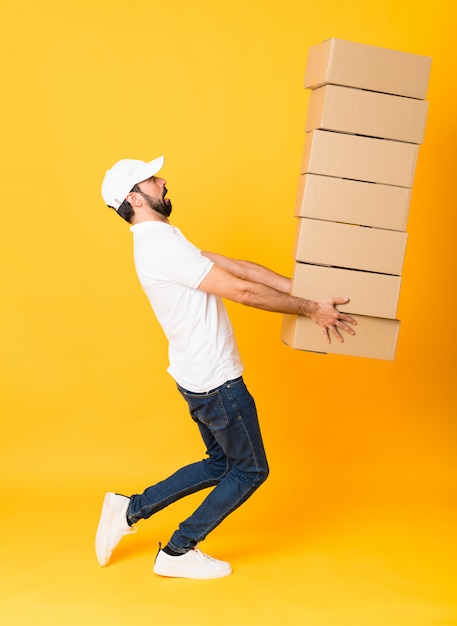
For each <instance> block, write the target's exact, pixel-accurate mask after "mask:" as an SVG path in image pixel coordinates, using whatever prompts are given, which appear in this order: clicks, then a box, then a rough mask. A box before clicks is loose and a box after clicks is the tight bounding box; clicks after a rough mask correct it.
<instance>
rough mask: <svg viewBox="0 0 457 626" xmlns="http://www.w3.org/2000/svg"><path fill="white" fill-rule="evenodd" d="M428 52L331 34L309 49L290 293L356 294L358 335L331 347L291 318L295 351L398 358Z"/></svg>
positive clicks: (350, 308)
mask: <svg viewBox="0 0 457 626" xmlns="http://www.w3.org/2000/svg"><path fill="white" fill-rule="evenodd" d="M430 66H431V59H430V58H429V57H424V56H419V55H415V54H409V53H405V52H398V51H395V50H388V49H384V48H378V47H375V46H368V45H364V44H359V43H353V42H349V41H343V40H340V39H329V40H327V41H325V42H323V43H322V44H319V45H317V46H314V47H313V48H311V49H310V51H309V57H308V63H307V68H306V76H305V87H306V88H309V89H312V92H311V95H310V99H309V106H308V115H307V120H306V128H305V130H306V140H305V149H304V155H303V162H302V168H301V176H300V182H299V186H298V194H297V204H296V208H295V216H296V217H297V218H298V219H297V233H296V239H295V246H294V259H295V261H296V263H295V268H294V273H293V278H292V291H291V293H292V294H293V295H295V296H300V297H303V298H306V299H308V300H315V301H318V300H322V299H324V298H327V297H349V298H350V301H349V303H348V304H347V305H344V306H340V307H339V308H340V309H341V310H342V311H345V312H346V313H349V314H350V315H352V317H354V318H355V319H356V320H357V326H356V327H355V330H356V335H355V336H354V337H352V336H349V335H347V334H345V333H344V331H343V332H342V334H343V335H344V339H345V341H344V343H340V342H339V341H336V340H335V339H333V341H332V343H331V344H326V343H325V340H324V338H323V335H322V330H321V329H320V328H319V327H318V326H317V325H316V324H315V323H314V322H313V321H312V320H310V319H309V318H307V317H303V316H296V315H285V316H284V320H283V327H282V335H281V336H282V340H283V341H284V342H285V343H286V344H288V345H289V346H291V347H292V348H295V349H299V350H307V351H311V352H328V353H337V354H346V355H353V356H362V357H369V358H377V359H386V360H393V359H394V358H395V351H396V346H397V339H398V332H399V326H400V322H399V320H397V319H396V315H397V305H398V299H399V294H400V282H401V273H402V266H403V259H404V254H405V248H406V238H407V233H406V223H407V217H408V211H409V205H410V200H411V188H412V186H413V180H414V174H415V169H416V161H417V156H418V150H419V144H421V143H422V141H423V136H424V130H425V122H426V117H427V111H428V102H426V101H425V97H426V92H427V86H428V80H429V74H430Z"/></svg>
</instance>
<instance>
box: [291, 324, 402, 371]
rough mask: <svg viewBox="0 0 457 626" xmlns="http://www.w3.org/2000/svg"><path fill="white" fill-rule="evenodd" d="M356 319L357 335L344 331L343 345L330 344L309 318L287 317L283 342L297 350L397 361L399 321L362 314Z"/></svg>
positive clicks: (335, 340) (336, 341) (334, 340)
mask: <svg viewBox="0 0 457 626" xmlns="http://www.w3.org/2000/svg"><path fill="white" fill-rule="evenodd" d="M352 317H353V318H354V319H355V320H356V321H357V326H355V327H354V329H355V332H356V334H355V335H353V336H351V335H348V334H347V333H345V332H344V331H341V332H342V336H343V338H344V341H343V342H342V343H341V342H340V341H338V340H337V339H335V338H333V339H332V342H331V343H330V344H327V343H326V342H325V339H324V337H323V334H322V329H321V328H319V326H318V325H317V324H316V323H315V322H313V321H312V320H311V319H310V318H309V317H304V316H301V315H284V318H283V323H282V329H281V339H282V340H283V341H284V343H286V344H287V345H288V346H290V347H291V348H294V349H296V350H306V351H307V352H320V353H322V354H345V355H348V356H358V357H366V358H370V359H381V360H385V361H393V360H394V359H395V353H396V348H397V342H398V333H399V330H400V322H399V320H388V319H383V318H380V317H364V316H361V315H353V316H352Z"/></svg>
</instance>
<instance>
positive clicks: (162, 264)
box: [96, 157, 355, 579]
mask: <svg viewBox="0 0 457 626" xmlns="http://www.w3.org/2000/svg"><path fill="white" fill-rule="evenodd" d="M163 163H164V158H163V157H159V158H157V159H154V160H153V161H150V162H148V163H146V162H144V161H138V160H133V159H123V160H121V161H118V162H117V163H116V164H115V165H114V166H113V167H112V168H111V169H109V170H108V171H107V172H106V175H105V178H104V180H103V184H102V196H103V199H104V201H105V202H106V204H107V205H108V206H109V207H111V208H113V209H114V210H116V211H117V212H118V213H119V215H120V216H121V217H122V218H123V219H125V220H126V221H127V222H129V223H130V224H131V227H130V230H131V232H132V233H133V240H134V260H135V267H136V271H137V275H138V278H139V280H140V283H141V285H142V286H143V289H144V291H145V292H146V295H147V297H148V299H149V301H150V303H151V306H152V308H153V310H154V312H155V314H156V316H157V318H158V320H159V322H160V324H161V326H162V328H163V330H164V332H165V335H166V336H167V339H168V341H169V362H170V363H169V368H168V372H169V373H170V374H171V376H172V377H173V378H174V380H175V381H176V383H177V386H178V390H179V391H180V393H181V394H182V396H183V398H184V399H185V400H186V402H187V404H188V407H189V411H190V414H191V416H192V419H193V420H194V421H195V423H196V425H197V426H198V428H199V430H200V434H201V436H202V439H203V442H204V444H205V446H206V452H207V458H205V459H204V460H202V461H198V462H196V463H193V464H190V465H188V466H186V467H183V468H181V469H180V470H178V471H177V472H176V473H174V474H173V475H171V476H170V477H168V478H166V479H165V480H163V481H161V482H159V483H157V484H155V485H152V486H151V487H148V488H147V489H145V491H144V492H143V493H142V494H135V495H132V496H131V497H126V496H123V495H120V494H115V493H112V492H109V493H107V494H106V496H105V500H104V503H103V508H102V514H101V518H100V522H99V525H98V529H97V535H96V554H97V559H98V561H99V563H100V565H102V566H104V565H107V564H108V562H109V559H110V557H111V553H112V551H113V550H114V548H115V547H116V546H117V545H118V543H119V541H120V540H121V538H122V537H123V536H124V535H126V534H129V533H131V532H134V530H135V527H134V526H133V525H134V524H135V522H138V521H139V520H140V519H147V518H149V517H150V516H151V515H153V514H154V513H156V512H157V511H159V510H161V509H163V508H164V507H166V506H168V505H169V504H172V503H173V502H175V501H177V500H178V499H180V498H182V497H184V496H187V495H189V494H191V493H195V492H197V491H199V490H201V489H206V488H209V487H213V489H212V491H210V493H209V494H208V495H207V497H206V498H205V499H204V500H203V502H202V504H201V505H200V506H199V507H198V508H197V509H196V511H195V512H194V513H193V514H192V515H191V516H190V517H189V518H188V519H187V520H185V521H183V522H182V523H181V524H180V525H179V528H178V529H177V530H176V531H175V532H174V534H173V535H172V537H171V538H170V540H169V542H168V544H167V545H166V546H165V547H164V548H163V549H162V548H161V547H159V552H158V554H157V557H156V560H155V563H154V572H155V573H156V574H158V575H162V576H170V577H180V578H196V579H204V578H219V577H222V576H227V575H229V574H230V573H231V566H230V565H229V563H226V562H224V561H219V560H217V559H213V558H211V557H209V556H207V555H206V554H204V553H202V552H201V551H200V550H199V549H198V548H197V544H199V543H200V542H201V541H203V540H204V539H205V537H206V536H207V535H208V533H210V532H211V531H212V530H213V529H214V528H215V527H216V526H217V525H218V524H220V523H221V522H222V520H223V519H225V517H227V515H229V514H230V513H232V512H233V511H234V510H235V509H236V508H237V507H239V506H240V505H241V504H242V503H243V502H245V501H246V500H247V499H248V498H249V497H250V496H251V495H252V493H253V492H254V491H255V490H256V489H257V488H258V487H259V486H260V485H261V484H262V483H263V482H264V481H265V479H266V478H267V475H268V464H267V459H266V456H265V450H264V447H263V443H262V437H261V433H260V429H259V424H258V419H257V413H256V408H255V403H254V400H253V398H252V396H251V395H250V394H249V392H248V390H247V388H246V386H245V384H244V381H243V378H242V372H243V366H242V363H241V360H240V356H239V353H238V350H237V347H236V343H235V340H234V336H233V331H232V327H231V324H230V321H229V319H228V316H227V312H226V309H225V307H224V305H223V303H222V300H221V298H228V299H230V300H233V301H235V302H239V303H242V304H245V305H248V306H252V307H256V308H260V309H264V310H267V311H276V312H279V313H293V314H300V315H307V316H309V317H311V318H312V319H313V320H314V321H315V322H316V323H317V324H318V325H319V326H320V327H321V328H322V331H323V334H324V338H325V340H326V341H327V342H330V337H331V336H334V337H335V338H336V339H337V340H339V341H342V340H343V339H342V337H341V335H340V332H339V331H340V330H343V331H346V332H348V333H349V334H354V331H353V330H352V328H351V327H350V326H349V325H348V324H354V323H355V322H354V320H353V319H352V318H351V317H350V316H348V315H345V314H343V313H341V312H339V311H338V310H337V309H336V308H335V307H336V305H338V304H343V303H345V302H347V298H333V299H332V298H329V299H328V300H325V301H323V302H311V301H309V300H305V299H302V298H297V297H293V296H290V295H289V288H290V280H289V279H288V278H286V277H284V276H280V275H279V274H276V273H275V272H273V271H271V270H269V269H267V268H264V267H262V266H260V265H256V264H254V263H250V262H247V261H237V260H233V259H230V258H228V257H225V256H222V255H219V254H215V253H212V252H202V251H201V250H200V249H198V248H196V247H195V246H194V245H193V244H191V243H190V242H189V241H187V240H186V239H185V237H184V236H183V235H182V233H181V232H180V230H179V229H178V228H176V227H175V226H172V225H171V224H170V221H169V216H170V214H171V210H172V206H171V202H170V200H169V199H168V198H167V195H166V194H167V188H166V187H165V184H166V181H165V180H164V179H163V178H160V177H158V176H157V173H158V172H159V171H160V170H161V169H162V167H163Z"/></svg>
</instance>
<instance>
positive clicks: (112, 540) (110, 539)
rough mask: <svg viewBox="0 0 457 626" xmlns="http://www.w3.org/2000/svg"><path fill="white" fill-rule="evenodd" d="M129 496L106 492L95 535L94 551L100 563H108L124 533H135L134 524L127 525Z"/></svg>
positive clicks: (102, 564)
mask: <svg viewBox="0 0 457 626" xmlns="http://www.w3.org/2000/svg"><path fill="white" fill-rule="evenodd" d="M129 503H130V498H127V497H126V496H120V495H118V494H117V493H112V492H108V493H107V494H106V495H105V499H104V501H103V508H102V514H101V517H100V521H99V523H98V528H97V535H96V537H95V553H96V555H97V560H98V562H99V563H100V565H101V566H102V567H103V566H104V565H108V563H109V560H110V558H111V554H112V552H113V550H114V548H115V547H116V546H117V544H118V543H119V541H120V540H121V539H122V537H123V536H124V535H130V534H132V533H135V532H136V530H137V528H136V526H129V524H128V522H127V509H128V506H129Z"/></svg>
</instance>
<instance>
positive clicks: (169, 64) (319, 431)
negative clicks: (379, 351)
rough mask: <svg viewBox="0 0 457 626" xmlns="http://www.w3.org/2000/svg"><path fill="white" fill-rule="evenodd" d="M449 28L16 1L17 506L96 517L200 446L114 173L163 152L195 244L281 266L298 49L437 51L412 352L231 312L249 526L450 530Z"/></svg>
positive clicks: (301, 101)
mask: <svg viewBox="0 0 457 626" xmlns="http://www.w3.org/2000/svg"><path fill="white" fill-rule="evenodd" d="M456 18H457V11H456V9H455V3H454V2H451V0H436V1H435V2H434V3H429V4H424V3H418V2H413V1H412V0H404V1H403V2H398V0H384V1H382V0H381V1H380V2H372V1H371V0H348V1H347V2H341V1H340V0H338V1H336V0H323V1H322V2H316V3H310V2H298V1H297V0H281V1H280V0H267V1H265V0H232V2H230V3H227V2H222V1H220V0H211V1H209V0H196V1H195V2H187V1H186V0H166V1H164V2H160V3H158V2H151V0H131V1H130V2H125V1H122V2H121V1H120V0H110V1H109V2H108V0H79V1H76V0H74V1H70V2H57V0H41V1H40V2H33V1H32V0H23V1H21V2H18V1H15V0H2V1H1V3H0V29H1V37H0V46H1V57H2V98H1V105H0V106H1V115H0V125H1V132H0V137H1V157H0V159H1V180H2V213H3V219H2V229H1V235H0V237H1V246H0V254H1V265H0V276H1V285H2V294H3V297H2V306H1V307H0V327H1V328H2V331H3V332H2V342H1V343H2V348H1V362H0V380H1V383H0V384H1V414H2V433H1V446H2V453H1V457H0V466H1V468H2V470H3V472H4V476H5V480H4V482H5V490H6V491H5V493H8V494H9V498H10V500H9V502H10V506H9V507H7V506H6V505H5V506H6V509H5V510H10V508H11V498H13V502H15V503H16V502H17V504H19V502H20V499H19V497H18V494H20V493H22V490H23V488H25V487H26V486H28V488H31V489H33V491H34V492H35V493H36V490H37V491H41V490H43V489H45V490H46V489H49V488H60V487H64V486H67V487H68V488H74V489H81V490H83V491H84V490H86V489H87V490H89V491H90V490H93V492H94V502H95V504H94V506H95V508H96V509H97V510H98V499H99V497H100V493H102V492H103V491H104V490H105V489H117V490H120V491H122V490H125V491H127V492H129V491H130V492H132V491H135V490H139V489H142V488H143V487H145V486H146V485H147V484H148V483H149V481H153V480H157V479H158V478H160V477H161V476H162V475H163V473H164V472H166V471H169V470H171V469H174V468H175V466H176V464H178V463H180V462H182V461H187V460H193V459H194V458H195V455H196V454H197V455H198V454H200V451H199V450H200V448H199V441H198V438H197V436H196V434H195V433H194V431H193V428H192V425H191V424H190V423H189V420H188V418H187V412H186V407H185V406H184V403H183V402H182V400H181V399H180V398H179V397H178V394H177V393H176V391H175V388H174V384H173V382H172V381H171V380H170V378H169V376H168V374H167V373H166V371H165V369H166V365H167V357H166V345H165V342H164V338H163V336H162V333H161V331H160V328H159V327H158V324H157V322H156V321H155V319H154V318H153V316H152V314H151V312H150V310H149V305H148V303H147V301H146V298H145V296H144V295H143V293H142V291H141V289H140V287H139V285H138V283H137V281H136V277H135V275H134V270H133V264H132V258H131V235H130V233H129V231H128V227H127V225H126V224H125V223H124V222H122V220H120V219H119V218H117V217H116V216H115V215H114V214H113V213H112V212H110V211H109V210H108V209H107V208H106V207H105V206H104V205H103V202H102V200H101V197H100V191H99V189H100V183H101V179H102V177H103V174H104V171H105V169H106V168H107V167H109V166H110V165H111V164H112V163H113V162H114V161H116V160H117V159H119V158H124V157H130V158H141V159H152V158H154V157H156V156H158V155H159V154H162V153H163V154H165V155H166V166H165V169H164V171H163V173H164V177H165V178H166V179H167V181H168V185H167V186H168V189H169V197H170V198H171V199H172V200H173V203H174V212H173V219H174V222H175V223H176V224H177V225H179V226H180V228H181V229H182V230H183V231H184V233H185V234H186V235H187V236H188V237H189V238H190V239H192V240H193V241H194V242H195V243H196V244H197V245H199V246H201V247H203V248H207V249H213V250H215V251H220V252H222V253H225V254H228V255H233V256H239V257H244V258H250V259H252V260H256V261H258V262H261V263H264V264H266V265H269V266H271V267H273V268H275V269H277V270H278V271H280V272H284V273H290V271H291V269H292V265H293V261H292V258H291V252H292V243H293V236H294V231H295V220H294V218H293V207H294V201H295V193H296V187H297V182H298V174H299V165H300V162H301V152H302V148H303V142H304V133H303V127H304V121H305V116H306V106H307V98H308V95H307V92H306V91H305V90H304V89H303V77H304V69H305V65H306V55H307V50H308V48H309V47H310V46H312V45H313V44H315V43H318V42H320V41H322V40H324V39H326V38H328V37H332V36H334V37H340V38H343V39H350V40H354V41H360V42H363V43H369V44H373V45H379V46H383V47H389V48H394V49H398V50H405V51H408V52H414V53H418V54H424V55H429V56H432V57H433V64H432V74H431V82H430V88H429V92H428V98H427V99H428V100H429V101H430V103H431V104H430V112H429V118H428V124H427V131H426V136H425V142H424V145H423V146H422V147H421V149H420V156H419V162H418V167H417V173H416V180H415V184H414V189H413V200H412V205H411V212H410V219H409V222H408V232H409V243H408V248H407V255H406V262H405V266H404V272H403V287H402V294H401V304H400V310H399V317H400V319H401V320H402V329H401V334H400V341H399V347H398V352H397V359H396V361H395V362H394V363H386V362H378V361H372V360H366V359H356V358H349V357H336V356H317V355H311V354H306V353H300V352H296V351H293V350H291V349H290V348H288V347H286V346H284V345H283V344H282V343H281V341H280V338H279V335H280V324H281V317H280V316H279V315H272V314H268V313H264V312H259V311H254V310H250V309H243V308H242V307H240V306H235V305H232V304H228V308H229V311H230V314H231V317H232V320H233V323H234V326H235V331H236V334H237V337H238V342H239V345H240V349H241V351H242V355H243V359H244V362H245V365H246V371H245V378H246V381H247V383H248V384H249V386H250V388H251V390H252V391H253V393H254V395H255V397H256V400H257V404H258V408H259V411H260V415H261V420H262V424H263V430H264V435H265V439H266V443H267V447H268V450H269V457H270V463H271V466H272V474H271V478H270V480H269V483H267V485H265V487H264V488H263V490H262V493H260V492H259V495H258V496H256V503H255V504H254V503H253V504H252V505H249V507H246V510H245V512H240V513H239V517H238V518H237V519H238V520H241V521H242V522H243V528H244V527H245V526H246V528H247V530H249V526H250V525H252V526H256V525H259V524H260V525H261V526H262V532H265V533H267V534H268V532H269V531H268V524H274V525H275V528H276V529H277V530H278V534H283V535H285V536H287V535H289V534H294V535H296V536H297V537H300V536H302V535H301V533H302V531H301V528H302V524H304V523H305V520H307V522H306V523H307V524H308V525H312V523H313V522H312V520H314V522H315V524H319V520H322V519H323V518H326V517H327V514H329V515H328V517H330V518H331V519H335V518H341V519H346V520H349V521H350V520H352V519H353V518H354V519H355V517H356V516H357V515H358V514H359V513H358V512H359V511H360V509H361V508H363V509H364V510H365V511H367V510H369V509H370V507H371V506H372V507H375V508H376V511H377V513H376V515H377V514H378V511H379V508H381V509H382V508H383V507H384V506H386V507H392V506H394V507H395V506H404V507H405V508H408V507H412V508H411V510H416V509H417V507H418V508H419V510H420V511H421V513H423V511H424V510H429V509H430V508H432V509H433V510H435V509H436V510H437V511H439V512H440V513H439V516H438V517H439V521H436V519H435V518H434V519H435V522H434V523H435V526H434V527H433V531H432V532H433V533H435V534H440V532H441V530H442V525H444V524H445V523H446V524H447V523H448V521H449V519H450V518H451V517H452V515H454V514H455V504H451V503H452V502H453V495H455V479H456V474H457V472H456V463H455V455H456V439H455V415H456V403H455V380H456V367H455V355H456V347H457V333H456V330H455V320H454V314H455V310H456V305H457V301H456V293H457V290H456V289H455V267H456V254H455V249H456V246H455V234H454V233H455V229H456V227H457V211H456V209H457V206H456V201H455V193H454V183H455V163H456V153H455V143H456V121H455V110H454V109H455V102H456V101H457V86H456V81H455V73H456V69H457V62H456V58H457V57H456V54H455V48H454V39H455V33H454V31H455V22H456ZM341 295H346V294H341ZM297 492H299V493H300V497H299V498H298V501H297V497H296V494H297ZM16 498H18V500H17V501H16ZM272 502H274V503H276V506H275V507H274V508H272ZM68 506H70V505H68ZM265 513H268V521H262V519H263V518H262V516H263V515H264V514H265ZM77 514H78V515H80V516H82V517H84V512H83V511H81V510H80V509H79V508H78V513H77ZM373 515H374V514H373ZM27 516H28V517H29V518H30V517H33V512H31V511H29V512H28V513H27ZM2 517H3V519H2V522H7V517H5V515H2ZM95 517H96V514H95ZM95 517H94V520H95ZM368 517H369V516H368ZM413 517H414V516H413ZM310 520H311V521H310ZM348 523H349V522H348ZM230 524H236V522H232V521H228V522H227V526H226V528H227V529H228V530H229V529H231V528H233V527H232V526H230ZM440 524H441V525H440ZM171 530H173V527H172V526H171V527H170V531H171ZM217 532H218V537H219V538H220V540H221V544H223V542H224V532H225V531H224V528H221V529H220V530H218V531H217ZM166 538H167V537H163V539H164V540H166ZM232 541H233V539H232ZM454 549H455V546H454ZM438 569H439V568H438ZM11 623H15V622H11ZM49 623H50V622H48V624H49ZM61 623H62V622H61ZM98 623H101V622H100V621H99V622H98ZM238 623H239V624H241V623H242V622H238ZM246 623H247V622H246ZM249 623H250V622H249ZM253 623H254V622H253ZM297 623H298V622H297ZM319 623H320V622H319ZM334 623H336V622H334ZM353 623H355V622H353ZM390 623H392V624H394V622H390ZM424 623H425V622H424ZM449 623H451V622H449ZM394 626H395V624H394Z"/></svg>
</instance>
